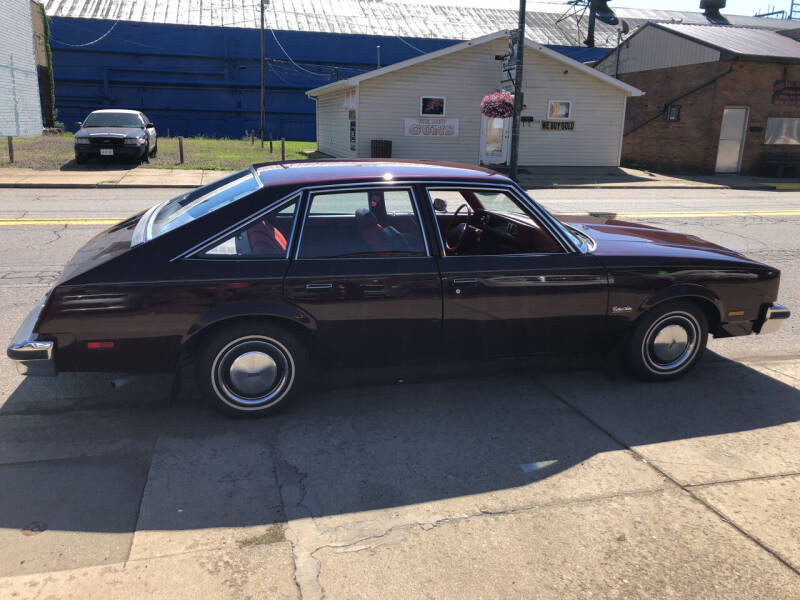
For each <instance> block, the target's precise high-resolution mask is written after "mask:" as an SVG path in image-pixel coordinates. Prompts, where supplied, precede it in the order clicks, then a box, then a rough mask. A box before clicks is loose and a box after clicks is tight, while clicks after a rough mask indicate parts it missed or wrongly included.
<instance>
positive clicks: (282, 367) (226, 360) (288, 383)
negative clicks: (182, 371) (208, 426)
mask: <svg viewBox="0 0 800 600" xmlns="http://www.w3.org/2000/svg"><path fill="white" fill-rule="evenodd" d="M197 368H198V379H199V381H200V383H201V387H202V389H203V390H204V392H205V395H206V397H207V398H208V399H209V400H210V401H211V403H212V404H213V405H214V407H215V408H217V409H218V410H221V411H222V412H224V413H226V414H229V415H233V416H239V417H262V416H266V415H269V414H273V413H275V412H277V411H279V410H281V409H283V408H284V407H285V406H286V405H287V404H288V403H289V402H290V401H291V400H292V398H294V397H295V396H296V395H298V394H299V392H300V390H301V388H302V385H303V383H304V382H305V379H306V378H307V376H308V356H307V351H306V348H305V345H304V344H303V342H302V341H301V340H300V339H299V338H298V337H297V336H296V335H294V334H293V333H292V332H291V331H288V330H287V329H286V328H284V327H279V326H276V325H268V324H261V323H258V322H252V323H250V322H248V323H239V324H235V325H232V326H230V327H224V328H222V329H220V330H219V331H218V332H217V333H216V334H215V335H214V336H212V337H211V339H209V340H208V341H207V343H206V344H205V346H204V348H203V351H202V353H201V356H200V360H199V361H198V362H197Z"/></svg>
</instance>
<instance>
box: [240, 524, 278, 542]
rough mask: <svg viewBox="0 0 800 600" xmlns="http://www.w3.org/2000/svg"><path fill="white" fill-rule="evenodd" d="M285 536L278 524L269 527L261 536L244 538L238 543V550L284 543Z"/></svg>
mask: <svg viewBox="0 0 800 600" xmlns="http://www.w3.org/2000/svg"><path fill="white" fill-rule="evenodd" d="M285 541H286V536H285V535H284V534H283V526H282V525H281V524H280V523H275V524H273V525H270V526H269V527H268V528H267V530H266V531H265V532H264V533H262V534H261V535H258V536H255V537H251V538H246V539H244V540H241V541H240V542H239V547H240V548H250V547H252V546H263V545H264V544H277V543H278V542H285Z"/></svg>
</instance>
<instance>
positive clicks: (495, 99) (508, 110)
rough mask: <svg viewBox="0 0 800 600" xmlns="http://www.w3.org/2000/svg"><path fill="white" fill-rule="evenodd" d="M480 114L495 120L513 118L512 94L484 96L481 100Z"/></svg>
mask: <svg viewBox="0 0 800 600" xmlns="http://www.w3.org/2000/svg"><path fill="white" fill-rule="evenodd" d="M481 114H482V115H484V116H486V117H494V118H496V119H507V118H508V117H513V116H514V94H512V93H511V92H495V93H494V94H489V95H488V96H484V98H483V100H481Z"/></svg>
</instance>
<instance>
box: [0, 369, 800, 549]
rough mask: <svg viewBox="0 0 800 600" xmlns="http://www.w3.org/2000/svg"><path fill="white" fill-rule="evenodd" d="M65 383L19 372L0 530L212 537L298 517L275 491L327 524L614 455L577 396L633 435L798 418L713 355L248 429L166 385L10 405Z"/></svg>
mask: <svg viewBox="0 0 800 600" xmlns="http://www.w3.org/2000/svg"><path fill="white" fill-rule="evenodd" d="M451 375H452V374H451ZM61 377H64V376H59V378H57V379H53V380H44V381H46V384H41V383H40V382H41V381H42V380H39V382H36V381H31V382H29V381H28V380H26V381H23V382H22V384H20V386H19V387H18V388H17V389H16V390H15V391H14V392H13V394H12V395H11V397H10V398H9V399H8V401H7V403H6V406H5V407H4V410H3V413H5V414H4V417H3V418H2V419H0V462H1V463H2V465H1V466H0V490H3V493H2V494H0V527H2V528H8V529H11V530H16V531H17V532H19V530H22V529H23V528H25V527H26V526H27V525H28V524H30V523H31V522H34V521H42V522H45V523H47V527H48V528H49V529H52V530H61V531H90V532H108V533H114V532H132V531H133V530H134V529H137V530H138V531H179V530H187V529H204V530H207V529H210V528H218V527H242V526H249V525H268V524H271V523H275V522H281V521H284V520H286V519H287V518H289V519H292V518H295V517H296V516H297V515H296V514H288V515H287V509H286V507H285V502H282V500H281V489H283V490H284V493H286V490H287V489H294V490H298V491H297V493H298V498H299V499H298V505H302V506H303V507H304V510H307V511H308V513H310V514H312V515H313V516H315V517H323V516H329V515H339V514H344V513H354V512H362V511H370V510H376V509H384V508H391V507H400V506H406V505H412V504H414V505H416V504H420V503H426V502H432V501H436V500H441V499H448V498H455V497H461V496H470V495H475V494H482V493H487V492H489V493H491V492H496V491H501V490H507V489H510V488H517V487H520V486H527V485H529V484H531V483H534V482H537V481H541V480H545V479H547V478H550V477H553V476H554V475H556V474H560V473H564V472H565V471H568V470H569V469H571V468H573V467H574V466H576V465H578V464H579V463H582V462H584V461H587V460H588V459H590V458H592V457H594V456H597V455H599V454H602V453H606V452H611V451H615V450H620V449H621V447H620V446H619V445H618V444H617V443H615V442H614V441H613V439H612V438H611V437H609V435H607V434H606V433H605V432H604V431H602V430H601V429H599V428H597V427H595V426H593V425H592V424H591V423H590V422H589V421H588V420H587V419H586V418H585V417H584V416H583V415H582V414H581V413H580V412H577V411H576V410H575V409H573V408H571V406H570V405H572V406H577V407H578V409H579V410H582V409H580V405H581V404H584V405H586V406H590V407H591V411H592V413H593V414H592V419H593V420H595V421H596V422H602V424H603V427H604V429H606V430H607V431H613V432H615V433H616V434H617V435H618V436H619V438H621V439H624V440H625V441H626V442H627V443H629V444H632V445H638V444H655V443H659V442H669V441H673V440H682V439H687V438H695V437H701V436H717V435H722V434H728V433H734V432H743V431H749V430H755V429H760V428H767V427H773V426H776V425H780V424H784V423H790V422H795V421H798V420H800V392H799V391H798V390H796V389H795V388H793V387H791V386H788V385H785V384H783V383H781V382H780V381H778V380H777V379H773V378H771V377H768V376H765V375H763V374H761V373H759V372H758V371H756V370H753V369H750V368H748V367H746V366H744V365H741V364H739V363H734V362H731V361H728V360H726V359H721V358H719V357H716V359H715V358H714V357H713V356H712V358H711V359H710V360H708V359H707V360H705V361H704V364H703V365H701V366H700V368H698V369H697V370H696V371H695V372H693V373H692V374H690V375H689V376H688V377H687V378H685V379H684V380H681V381H678V382H673V383H667V384H659V385H653V384H645V383H640V382H636V381H632V380H630V379H627V378H619V379H614V378H613V376H609V375H607V374H604V373H602V372H598V371H577V372H576V371H564V370H562V371H556V372H549V373H546V374H545V375H543V376H542V375H540V374H525V373H519V372H511V373H508V372H505V373H498V372H490V373H486V374H484V373H481V372H480V371H479V370H477V369H474V368H470V369H469V370H468V371H464V372H463V373H462V374H461V375H460V376H458V377H452V376H451V378H447V379H442V378H433V379H430V378H427V377H425V376H423V377H420V378H418V379H417V380H416V381H409V380H406V379H404V378H402V379H395V380H394V381H395V383H393V384H389V385H378V386H374V385H373V386H371V387H341V386H339V385H338V384H333V385H328V384H326V383H325V382H323V384H322V385H321V389H318V390H317V391H312V392H311V393H309V394H308V395H307V396H306V397H305V398H303V399H302V400H300V401H298V402H297V403H296V404H295V405H294V406H292V407H291V408H290V409H289V410H287V411H286V412H284V413H282V414H281V415H279V416H277V417H275V418H270V419H262V420H257V421H237V420H231V419H226V418H224V417H220V416H218V415H217V414H216V413H214V412H212V411H210V410H209V409H207V408H204V407H202V406H198V405H196V404H194V403H191V402H185V401H182V402H178V403H177V404H171V403H169V402H168V401H167V400H166V397H167V394H168V387H166V388H165V389H163V390H161V391H158V392H157V391H154V390H152V389H150V388H139V387H137V385H138V384H137V383H136V382H134V383H131V384H130V385H129V386H128V388H126V389H127V391H126V392H125V394H127V396H124V397H123V396H118V397H117V398H115V399H111V400H107V401H106V405H105V408H111V407H113V408H114V409H115V410H71V411H69V410H68V411H66V412H60V413H57V414H44V415H39V414H36V415H34V414H19V413H20V412H22V413H24V412H25V411H17V414H14V413H15V405H19V404H22V405H25V406H29V405H30V402H31V401H32V399H31V398H30V397H29V394H32V393H35V394H36V399H35V400H36V402H38V403H39V404H40V407H41V409H42V412H44V413H47V407H48V402H49V400H48V398H50V397H56V398H57V397H60V396H59V394H60V392H59V386H61V385H63V384H64V380H62V379H61ZM358 379H359V378H358V377H356V380H358ZM366 379H369V378H368V377H367V378H366ZM353 383H355V381H354V382H353ZM331 388H333V389H331ZM142 395H145V396H146V397H142ZM559 397H562V398H565V399H566V400H567V402H568V404H569V405H568V404H565V403H564V402H562V400H560V399H559ZM595 397H596V398H597V402H594V399H595ZM576 398H577V399H576ZM625 464H627V463H625ZM626 468H627V467H626ZM581 477H583V475H582V476H581ZM611 477H612V479H613V478H616V479H618V480H624V478H625V477H626V472H625V470H624V469H620V470H619V472H615V471H613V470H612V472H611ZM590 484H591V481H590V482H589V483H587V485H590ZM14 535H18V533H15V534H14ZM42 537H44V536H42ZM26 539H27V538H26ZM31 539H33V538H31ZM26 543H27V542H26Z"/></svg>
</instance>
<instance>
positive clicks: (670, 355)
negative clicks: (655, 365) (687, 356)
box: [653, 325, 689, 363]
mask: <svg viewBox="0 0 800 600" xmlns="http://www.w3.org/2000/svg"><path fill="white" fill-rule="evenodd" d="M688 345H689V334H688V333H687V331H686V330H685V329H684V328H683V327H681V326H680V325H667V326H666V327H664V328H663V329H662V330H661V331H659V332H658V333H657V334H656V336H655V338H653V354H654V355H655V357H656V359H658V360H659V361H660V362H663V363H668V362H672V361H673V360H675V359H676V358H678V357H679V356H680V355H681V354H683V353H684V352H685V351H686V346H688Z"/></svg>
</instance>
